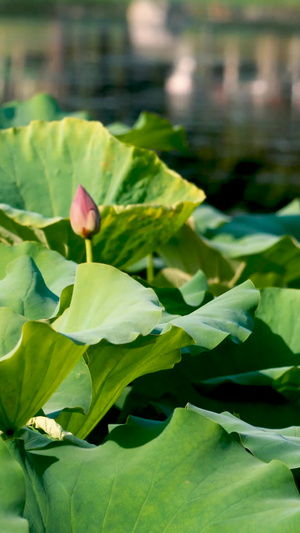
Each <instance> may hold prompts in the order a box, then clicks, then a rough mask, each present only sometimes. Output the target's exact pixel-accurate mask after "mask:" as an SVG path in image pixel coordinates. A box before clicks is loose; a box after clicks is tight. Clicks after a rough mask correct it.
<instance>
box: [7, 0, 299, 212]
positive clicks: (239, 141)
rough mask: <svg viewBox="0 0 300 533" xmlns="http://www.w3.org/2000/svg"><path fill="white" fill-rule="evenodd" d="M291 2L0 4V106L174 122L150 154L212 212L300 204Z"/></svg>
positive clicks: (23, 0)
mask: <svg viewBox="0 0 300 533" xmlns="http://www.w3.org/2000/svg"><path fill="white" fill-rule="evenodd" d="M299 23H300V5H299V2H298V1H293V0H290V1H286V2H284V3H283V2H281V1H279V0H278V1H277V0H276V1H274V0H259V1H257V2H245V1H244V0H243V1H242V0H240V1H233V0H232V1H228V2H215V1H209V0H203V1H197V2H196V1H184V2H183V1H179V0H177V1H168V0H155V1H154V0H131V1H129V0H128V1H124V0H123V1H117V0H113V1H110V2H107V1H101V0H94V1H93V2H85V1H81V2H79V1H77V2H74V1H72V0H66V1H65V2H52V1H47V2H44V1H42V0H14V1H13V2H11V1H6V0H2V1H1V2H0V32H1V40H0V100H1V103H4V102H7V101H10V100H15V99H19V100H23V99H27V98H31V97H32V96H33V95H34V94H35V93H37V92H40V91H43V92H47V93H49V94H51V95H52V96H54V97H55V98H56V100H57V102H58V105H59V106H60V108H61V109H64V110H66V111H68V112H77V111H80V110H85V111H86V112H87V114H88V115H89V116H90V117H91V118H93V119H96V120H101V121H102V122H103V123H104V124H110V123H112V122H122V123H125V124H128V125H132V124H133V123H134V122H135V121H136V119H137V117H138V116H139V114H140V112H141V111H143V110H147V111H150V112H154V113H158V114H160V115H162V116H164V117H166V118H168V119H169V120H171V121H172V122H173V123H174V124H182V125H183V126H184V127H185V128H186V130H187V135H188V140H189V144H190V151H189V152H188V153H180V152H176V151H174V152H172V153H171V154H164V153H162V154H160V155H161V156H162V157H163V159H164V160H165V161H166V162H167V163H168V164H169V165H170V166H171V167H172V168H174V169H176V170H177V171H178V172H180V173H181V174H182V175H183V176H184V177H186V178H187V179H189V180H191V181H193V182H194V183H196V184H197V185H198V186H200V187H201V188H203V189H204V190H205V192H206V194H207V198H208V201H209V203H210V204H213V205H215V206H216V207H218V208H219V209H221V210H224V211H232V210H235V211H239V210H243V211H245V210H246V211H247V210H252V211H254V212H263V211H267V212H268V211H273V210H275V209H278V208H280V207H282V206H284V205H285V204H286V203H288V202H289V201H291V200H293V199H294V198H295V196H299V195H300V178H299V166H300V151H299V141H300V135H299V132H300V128H299V126H300V29H299V28H300V24H299Z"/></svg>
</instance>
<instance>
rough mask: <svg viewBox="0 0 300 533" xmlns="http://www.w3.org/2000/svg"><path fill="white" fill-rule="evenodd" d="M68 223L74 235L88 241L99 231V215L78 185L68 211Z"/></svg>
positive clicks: (88, 196) (87, 195)
mask: <svg viewBox="0 0 300 533" xmlns="http://www.w3.org/2000/svg"><path fill="white" fill-rule="evenodd" d="M70 222H71V226H72V229H73V231H74V233H76V234H77V235H80V236H81V237H83V238H84V239H90V238H91V237H92V236H93V235H95V234H96V233H98V231H99V230H100V213H99V209H98V207H97V205H96V204H95V202H94V200H93V199H92V198H91V196H90V195H89V193H88V192H87V191H86V190H85V189H84V188H83V187H82V185H79V186H78V188H77V191H76V194H75V196H74V200H73V202H72V205H71V210H70Z"/></svg>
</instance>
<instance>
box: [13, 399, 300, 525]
mask: <svg viewBox="0 0 300 533" xmlns="http://www.w3.org/2000/svg"><path fill="white" fill-rule="evenodd" d="M23 465H24V467H25V475H26V478H27V483H28V485H29V484H31V485H32V489H31V491H28V492H27V494H28V497H27V513H26V515H28V519H29V520H30V523H31V526H32V527H33V531H40V530H39V529H34V525H35V523H36V524H39V523H40V524H42V525H43V528H44V529H43V530H44V531H49V532H52V531H56V532H57V533H59V532H65V531H73V532H74V533H76V532H78V533H79V532H82V531H84V530H87V531H89V532H90V533H94V532H95V533H96V532H99V531H101V532H102V533H108V532H111V531H113V532H114V533H132V532H133V531H139V532H145V533H146V532H149V531H151V532H153V533H160V532H161V531H165V532H166V533H173V532H175V531H178V532H179V531H180V532H181V531H182V532H185V533H194V532H195V531H207V533H217V532H220V531H222V532H224V533H232V532H233V531H243V532H244V533H252V532H254V531H257V532H258V531H261V532H263V531H268V533H282V532H286V533H288V532H292V531H295V532H296V531H298V529H299V525H300V499H299V493H298V490H297V488H296V485H295V483H294V480H293V477H292V474H291V472H290V471H289V469H288V467H287V466H286V465H284V464H283V463H282V462H281V461H276V460H274V461H272V462H271V463H270V464H266V463H264V462H262V461H260V460H259V459H257V458H255V457H253V456H252V455H250V454H249V453H247V451H246V450H245V449H244V448H243V447H242V446H241V445H240V444H239V443H237V442H236V440H235V439H234V438H233V437H232V436H231V435H228V434H227V433H226V432H225V431H224V430H223V429H222V428H221V427H220V426H219V425H218V424H217V423H215V422H213V421H211V420H207V419H206V418H205V417H203V416H201V415H200V414H198V413H196V412H192V411H187V410H183V409H178V410H176V411H175V413H174V415H173V417H172V418H171V420H170V421H169V422H166V423H156V424H134V423H132V424H128V425H127V426H121V427H117V428H115V429H114V430H113V431H112V432H111V433H110V435H109V438H108V440H107V442H106V443H105V444H104V445H102V446H99V447H97V448H92V449H81V448H80V447H75V446H71V445H66V444H64V445H56V446H55V447H51V448H48V449H42V450H36V451H32V452H27V453H26V454H25V455H23ZM38 498H39V499H38ZM45 498H47V501H48V506H46V505H45V503H44V500H45ZM40 502H41V503H40ZM162 502H163V505H162ZM79 503H80V505H79ZM29 511H31V512H30V513H29Z"/></svg>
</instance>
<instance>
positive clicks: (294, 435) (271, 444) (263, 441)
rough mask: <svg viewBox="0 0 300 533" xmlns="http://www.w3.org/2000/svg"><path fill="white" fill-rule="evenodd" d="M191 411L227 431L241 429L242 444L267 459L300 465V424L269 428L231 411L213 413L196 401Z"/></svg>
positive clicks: (235, 431) (290, 465)
mask: <svg viewBox="0 0 300 533" xmlns="http://www.w3.org/2000/svg"><path fill="white" fill-rule="evenodd" d="M188 408H189V409H190V410H192V411H195V412H197V413H199V414H200V415H202V416H205V417H206V418H208V419H209V420H213V421H215V422H217V423H218V424H219V425H220V426H221V427H223V428H224V429H225V431H227V433H238V435H239V436H240V438H241V442H242V444H243V446H244V447H245V448H246V449H248V450H250V451H251V452H252V453H253V454H254V455H255V456H256V457H258V458H259V459H261V460H262V461H265V462H266V463H268V462H270V461H272V459H279V460H280V461H283V462H284V463H285V464H286V465H287V466H288V467H289V468H292V469H294V468H300V427H288V428H283V429H266V428H260V427H255V426H252V425H250V424H247V422H244V421H243V420H241V419H240V418H237V417H236V416H234V415H232V414H231V413H228V412H224V413H220V414H219V413H213V412H212V411H206V410H205V409H200V408H199V407H194V406H193V405H191V406H188Z"/></svg>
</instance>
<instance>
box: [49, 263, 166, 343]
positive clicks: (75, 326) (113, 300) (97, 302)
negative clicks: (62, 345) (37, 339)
mask: <svg viewBox="0 0 300 533" xmlns="http://www.w3.org/2000/svg"><path fill="white" fill-rule="evenodd" d="M161 313H162V308H161V307H160V304H159V301H158V298H157V296H156V294H155V292H154V291H153V290H152V289H146V288H145V287H143V285H141V284H140V283H138V282H137V281H135V280H134V279H132V278H131V277H130V276H129V275H128V274H125V273H124V272H120V271H119V270H117V269H116V268H114V267H112V266H110V265H103V264H98V263H84V264H82V265H79V266H78V267H77V272H76V279H75V285H74V290H73V296H72V300H71V305H70V307H69V308H68V309H66V311H65V312H64V313H63V314H62V315H61V316H60V317H59V318H58V319H57V320H56V321H55V322H54V323H53V327H54V328H55V329H56V330H57V331H60V332H61V333H63V334H64V335H67V336H68V337H70V338H72V339H73V340H75V341H76V342H83V343H84V344H96V343H98V342H99V341H100V340H101V339H106V340H107V341H109V342H110V343H112V344H125V343H128V342H132V341H133V340H135V339H136V338H137V337H138V335H147V334H148V333H150V332H151V331H152V329H153V328H154V326H155V325H156V324H157V323H158V321H159V319H160V317H161Z"/></svg>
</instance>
